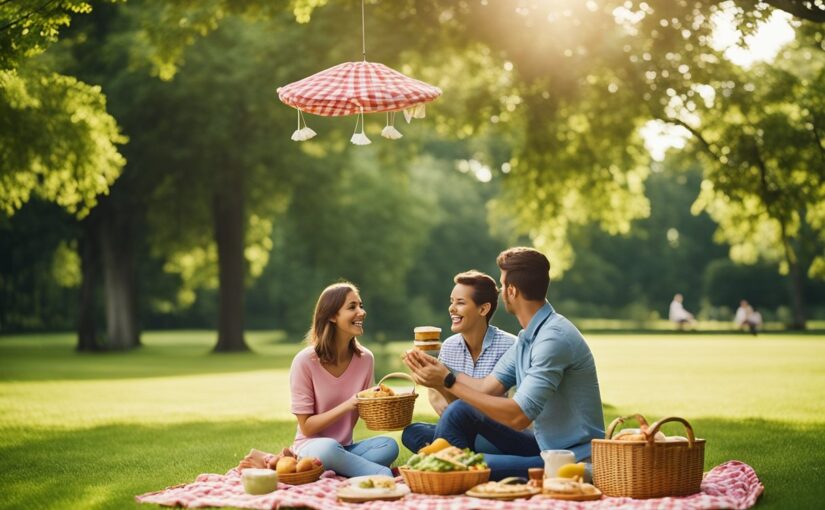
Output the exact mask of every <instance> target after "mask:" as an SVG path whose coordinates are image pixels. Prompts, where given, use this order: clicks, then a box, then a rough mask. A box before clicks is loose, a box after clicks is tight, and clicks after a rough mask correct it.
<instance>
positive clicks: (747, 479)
mask: <svg viewBox="0 0 825 510" xmlns="http://www.w3.org/2000/svg"><path fill="white" fill-rule="evenodd" d="M394 482H395V483H396V484H397V485H398V486H402V482H403V479H402V478H401V477H397V478H395V479H394ZM350 486H351V484H350V480H347V479H346V478H343V477H339V476H336V475H335V474H334V473H333V472H332V471H326V472H325V473H323V474H322V475H321V477H320V479H318V480H317V481H315V482H312V483H308V484H304V485H287V484H283V483H281V484H279V486H278V490H276V491H274V492H272V493H269V494H265V495H262V496H253V495H249V494H246V493H245V492H244V489H243V486H242V484H241V473H240V472H239V471H238V470H237V469H232V470H230V471H229V472H228V473H226V474H225V475H218V474H202V475H200V476H198V477H197V479H195V481H194V482H192V483H189V484H183V485H178V486H174V487H169V488H167V489H164V490H161V491H157V492H150V493H147V494H143V495H140V496H137V497H136V499H137V501H138V502H140V503H151V504H157V505H164V506H181V507H185V508H202V507H225V506H231V507H236V508H256V509H277V508H282V507H304V508H310V509H315V510H327V509H330V508H342V507H345V508H356V507H360V508H363V509H364V510H379V509H382V510H442V509H443V510H447V509H450V510H470V509H474V510H475V509H477V510H486V509H491V510H492V509H496V510H520V509H524V510H527V509H531V510H532V509H552V510H607V509H619V510H644V509H654V508H657V509H659V508H661V509H668V510H693V509H696V510H698V509H703V510H708V509H723V508H729V509H736V510H741V509H746V508H751V507H752V506H754V505H755V504H756V501H757V499H758V498H759V496H760V495H761V494H762V492H763V491H764V487H763V486H762V484H761V482H760V481H759V478H758V477H757V475H756V472H755V471H754V470H753V468H751V467H750V466H749V465H747V464H745V463H743V462H739V461H735V460H733V461H728V462H725V463H723V464H720V465H719V466H716V467H715V468H713V469H712V470H710V471H709V472H708V473H707V474H706V475H705V477H704V479H703V480H702V485H701V492H698V493H696V494H693V495H691V496H685V497H665V498H656V499H631V498H627V497H624V498H622V497H608V496H604V497H602V498H601V499H599V500H597V501H583V502H576V501H563V500H558V499H552V498H545V497H541V496H540V495H536V496H533V497H532V498H530V499H516V500H513V501H500V500H497V499H483V498H478V497H470V496H466V495H460V496H434V495H427V494H415V493H411V494H406V495H404V496H403V497H402V498H400V499H398V500H395V501H383V500H376V501H366V502H364V503H345V502H342V501H339V499H338V497H337V495H338V493H339V491H340V490H341V489H342V488H347V487H350Z"/></svg>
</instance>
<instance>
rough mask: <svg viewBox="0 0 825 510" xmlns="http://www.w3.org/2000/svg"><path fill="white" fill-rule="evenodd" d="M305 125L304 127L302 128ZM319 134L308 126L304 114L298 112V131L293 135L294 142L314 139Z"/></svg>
mask: <svg viewBox="0 0 825 510" xmlns="http://www.w3.org/2000/svg"><path fill="white" fill-rule="evenodd" d="M302 123H303V126H304V127H301V124H302ZM316 134H317V133H316V132H315V131H313V130H312V129H311V128H309V127H308V126H307V121H306V120H305V119H304V114H303V113H301V110H298V129H296V130H295V132H294V133H292V140H293V141H295V142H303V141H305V140H309V139H310V138H312V137H314V136H315V135H316Z"/></svg>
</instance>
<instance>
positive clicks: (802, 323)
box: [788, 260, 807, 330]
mask: <svg viewBox="0 0 825 510" xmlns="http://www.w3.org/2000/svg"><path fill="white" fill-rule="evenodd" d="M788 264H789V266H788V269H789V271H788V276H789V277H790V285H789V287H790V293H791V309H792V317H791V324H790V329H795V330H804V329H806V327H807V324H806V323H807V317H806V313H805V279H804V278H803V276H802V268H801V267H800V265H799V262H798V261H793V262H791V261H790V260H789V261H788Z"/></svg>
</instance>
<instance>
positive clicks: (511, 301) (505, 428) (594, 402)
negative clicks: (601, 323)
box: [404, 248, 604, 480]
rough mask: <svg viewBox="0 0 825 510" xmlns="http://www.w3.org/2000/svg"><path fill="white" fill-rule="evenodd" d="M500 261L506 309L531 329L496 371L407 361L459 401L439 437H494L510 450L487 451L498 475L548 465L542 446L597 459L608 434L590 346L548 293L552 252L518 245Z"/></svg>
mask: <svg viewBox="0 0 825 510" xmlns="http://www.w3.org/2000/svg"><path fill="white" fill-rule="evenodd" d="M497 263H498V267H499V269H500V270H501V278H500V281H501V285H502V301H503V302H504V307H505V309H506V310H507V311H508V312H510V313H512V314H513V315H515V316H516V318H517V319H518V321H519V323H520V324H521V326H522V327H523V328H524V329H522V330H521V331H520V332H519V335H518V340H517V341H516V343H515V344H514V345H513V347H511V348H510V350H508V351H507V353H505V354H504V356H503V357H502V358H501V359H500V360H499V361H498V363H497V364H496V367H495V369H494V370H493V373H491V374H490V375H488V376H487V377H485V378H483V379H474V378H472V377H470V376H468V375H466V374H453V373H452V372H450V371H449V370H448V369H447V367H445V366H444V365H443V364H441V363H439V362H438V361H436V360H434V359H432V358H429V359H428V356H426V355H423V354H421V353H418V352H415V351H412V352H410V353H408V354H407V356H405V358H404V359H405V362H406V363H407V365H408V366H409V368H410V370H411V371H412V373H413V377H414V378H415V379H416V382H417V383H418V384H421V385H423V386H426V387H429V388H436V389H438V390H443V391H445V392H447V393H450V394H452V395H453V396H455V397H456V398H458V399H459V400H456V401H454V402H453V403H451V404H450V405H449V406H448V407H447V408H446V409H445V411H444V414H442V416H441V420H439V422H438V425H437V427H436V431H435V437H443V438H444V439H446V440H447V441H449V442H450V444H452V445H454V446H458V447H460V448H465V447H472V446H473V444H474V441H475V438H476V437H477V436H478V435H482V436H484V437H485V438H487V439H489V440H490V442H492V443H493V445H494V446H495V447H496V448H498V449H499V450H500V451H501V452H503V453H502V454H501V455H497V454H485V458H486V460H487V463H488V464H489V465H490V468H491V469H492V473H491V477H492V478H493V479H496V480H498V479H501V478H504V477H507V476H525V475H526V472H527V469H528V468H530V467H541V466H543V465H544V463H543V461H542V459H541V457H540V452H541V451H542V450H556V449H564V450H571V451H572V452H573V453H574V454H575V455H576V459H577V460H578V461H589V458H590V440H591V439H593V438H602V437H604V417H603V415H602V404H601V396H600V394H599V382H598V378H597V376H596V365H595V362H594V360H593V355H592V354H591V352H590V348H589V347H588V346H587V343H585V341H584V338H583V337H582V335H581V333H580V332H579V330H578V329H576V327H575V326H573V324H572V323H571V322H570V321H568V320H567V319H566V318H565V317H563V316H562V315H560V314H558V313H556V312H555V311H554V310H553V307H552V306H550V303H548V302H547V300H546V298H545V296H546V295H547V288H548V286H549V284H550V276H549V272H550V262H549V261H548V260H547V257H545V256H544V255H543V254H542V253H540V252H538V251H536V250H533V249H531V248H511V249H509V250H505V251H504V252H502V253H501V254H500V255H499V256H498V259H497ZM512 386H516V387H517V389H516V393H515V395H514V396H513V398H512V399H510V398H506V397H504V396H501V395H503V393H504V392H505V391H506V390H507V389H509V388H510V387H512ZM530 425H532V426H533V427H532V429H530V428H528V427H529V426H530Z"/></svg>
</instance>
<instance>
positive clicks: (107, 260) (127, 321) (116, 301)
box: [100, 207, 140, 351]
mask: <svg viewBox="0 0 825 510" xmlns="http://www.w3.org/2000/svg"><path fill="white" fill-rule="evenodd" d="M126 223H128V220H126V221H121V218H120V215H119V214H118V211H117V209H116V208H114V207H106V209H105V214H104V215H103V217H102V218H101V228H100V253H101V260H102V263H103V288H104V295H105V297H106V299H105V305H106V340H107V347H108V348H109V349H111V350H118V351H125V350H129V349H133V348H135V347H138V346H139V345H140V331H139V329H138V321H137V307H136V304H135V303H136V297H135V281H134V263H133V254H132V237H131V229H129V228H128V225H127V224H126Z"/></svg>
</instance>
